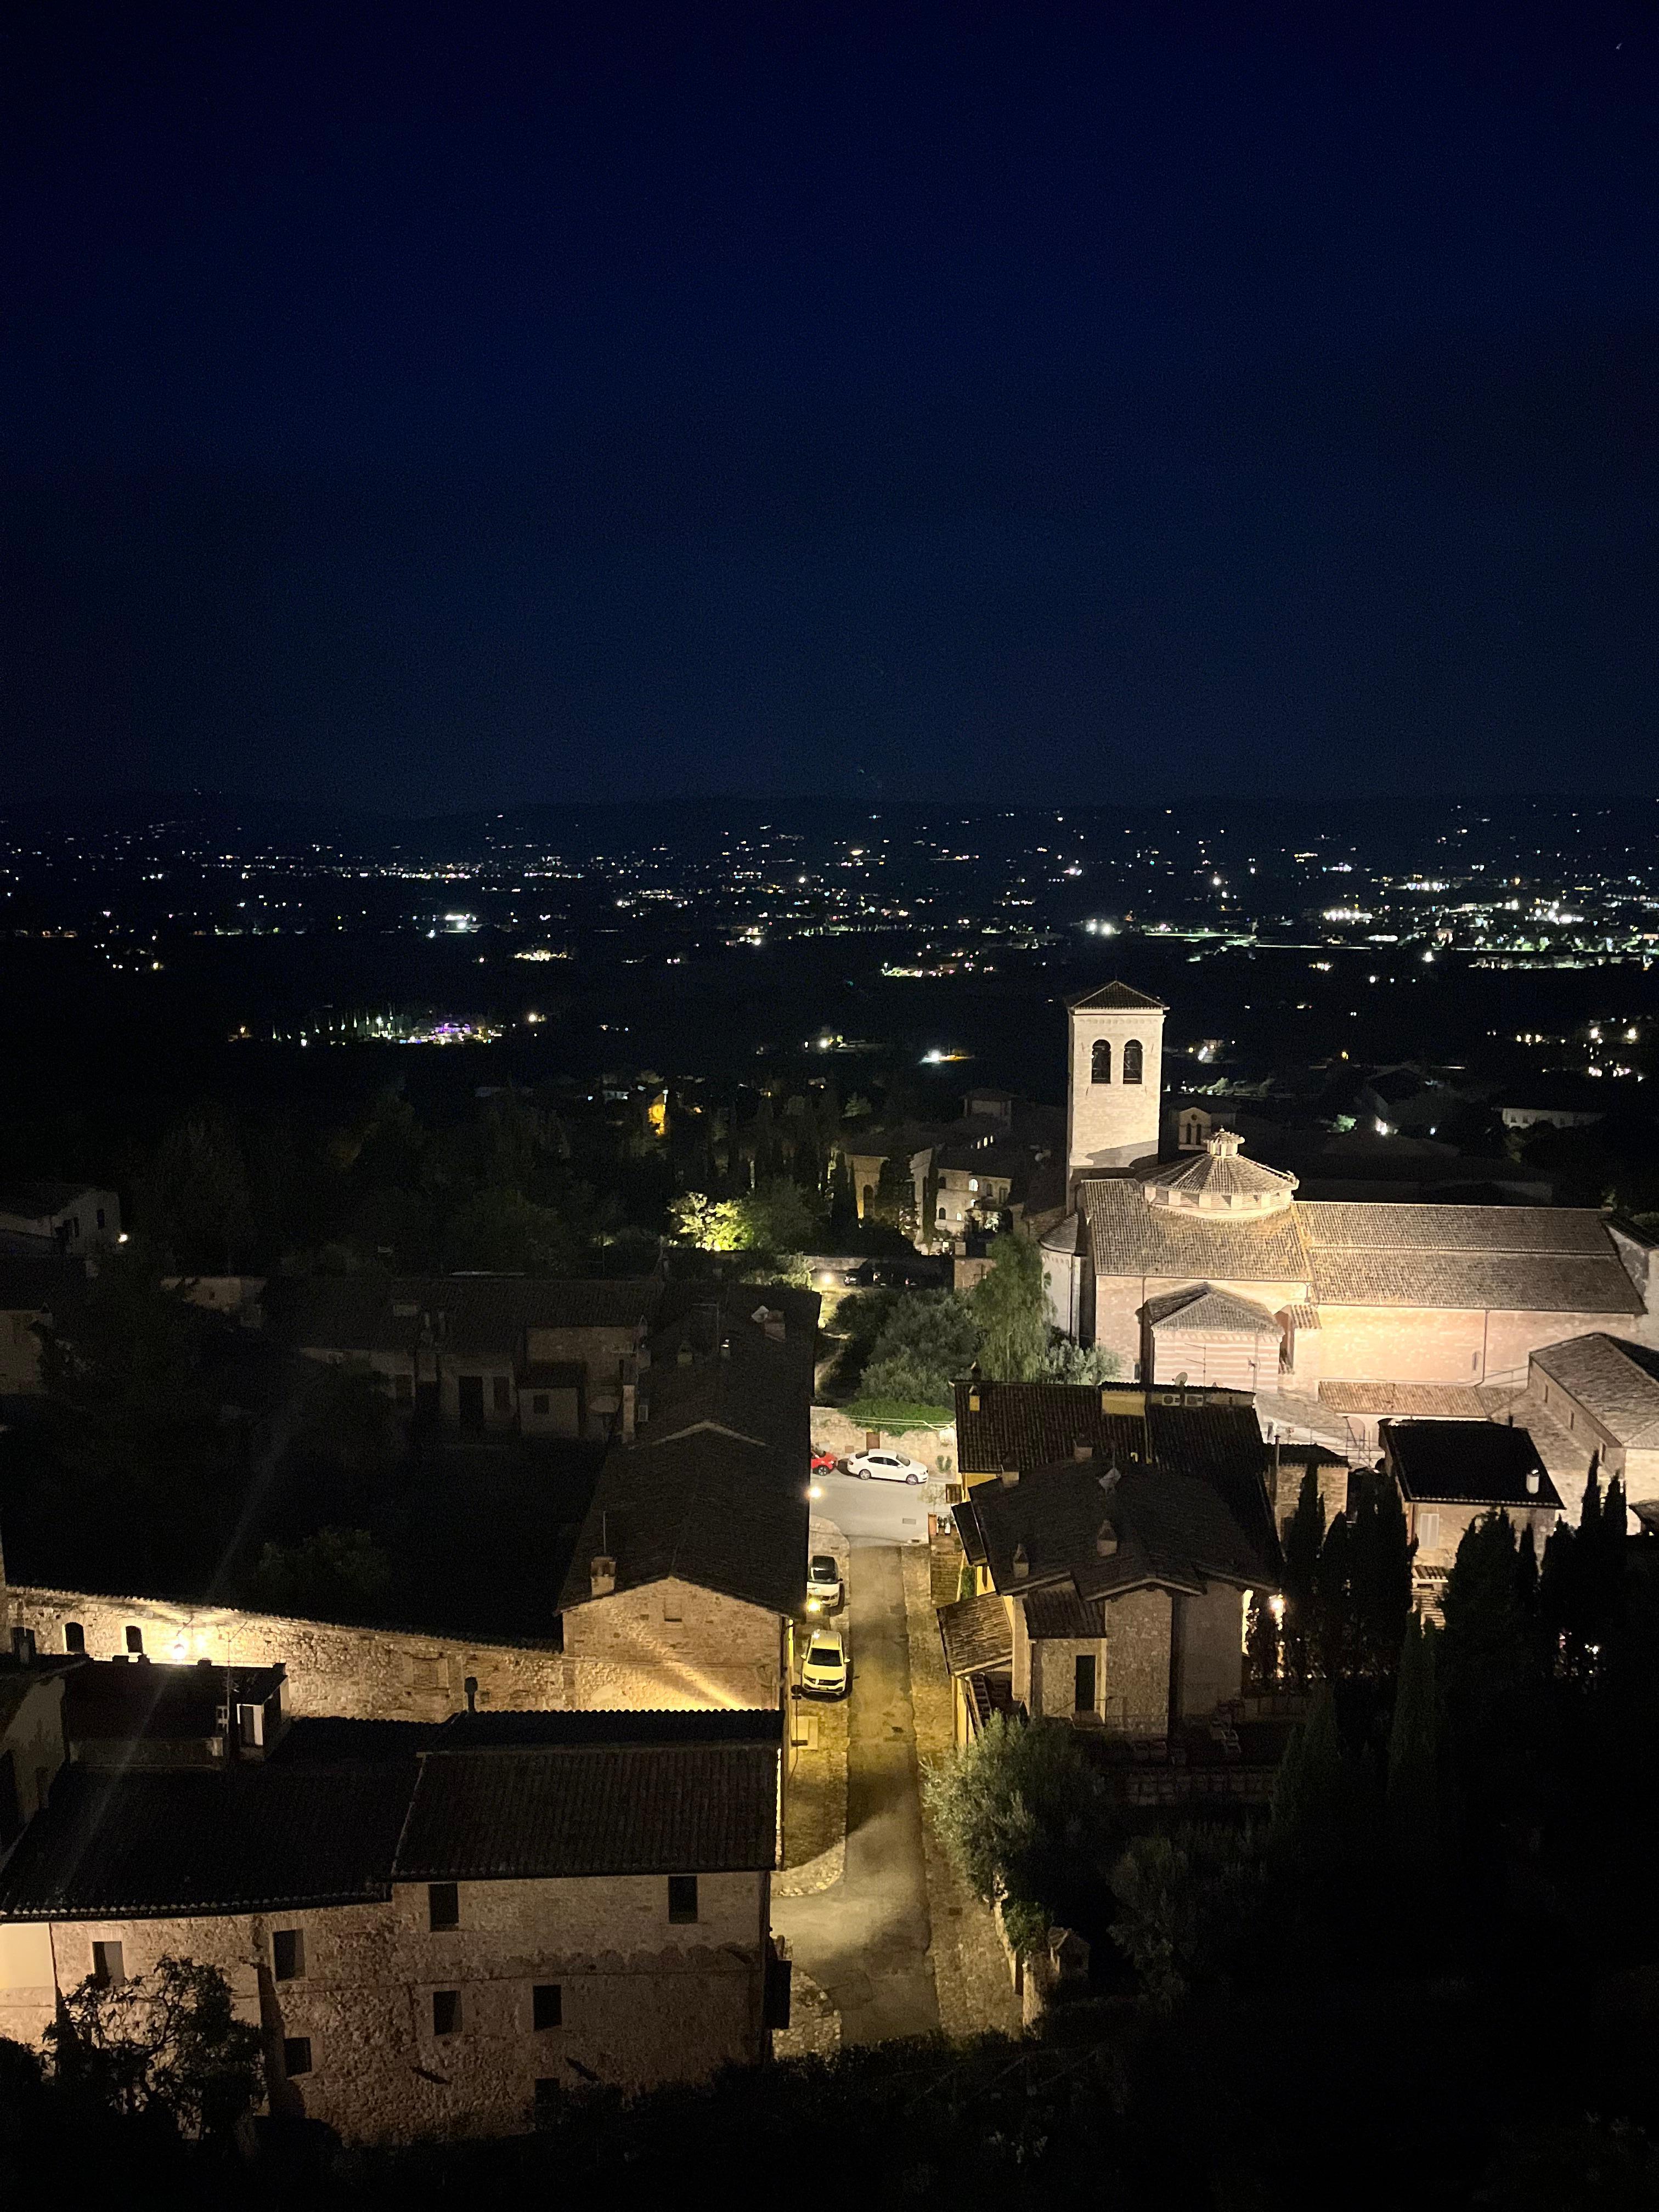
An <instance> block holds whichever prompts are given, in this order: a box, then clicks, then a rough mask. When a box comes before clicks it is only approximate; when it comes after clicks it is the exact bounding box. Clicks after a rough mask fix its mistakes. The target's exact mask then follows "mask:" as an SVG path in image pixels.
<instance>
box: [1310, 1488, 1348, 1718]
mask: <svg viewBox="0 0 1659 2212" xmlns="http://www.w3.org/2000/svg"><path fill="white" fill-rule="evenodd" d="M1351 1526H1352V1524H1351V1522H1350V1521H1349V1519H1348V1516H1347V1515H1346V1513H1339V1514H1338V1515H1337V1516H1336V1518H1335V1520H1334V1521H1333V1522H1332V1523H1331V1525H1330V1527H1329V1528H1328V1529H1327V1531H1326V1533H1325V1541H1324V1542H1323V1544H1322V1546H1321V1547H1320V1551H1319V1561H1318V1565H1317V1566H1316V1569H1315V1571H1314V1593H1315V1596H1314V1620H1315V1622H1316V1628H1315V1635H1314V1643H1315V1651H1316V1657H1317V1659H1318V1662H1319V1668H1320V1672H1321V1673H1322V1674H1323V1675H1324V1677H1325V1680H1327V1681H1328V1682H1334V1681H1335V1680H1338V1678H1339V1677H1340V1676H1341V1675H1344V1674H1348V1673H1350V1672H1351V1671H1352V1657H1353V1651H1352V1644H1353V1638H1352V1599H1353V1585H1352V1553H1353V1542H1352V1536H1351V1534H1350V1529H1351Z"/></svg>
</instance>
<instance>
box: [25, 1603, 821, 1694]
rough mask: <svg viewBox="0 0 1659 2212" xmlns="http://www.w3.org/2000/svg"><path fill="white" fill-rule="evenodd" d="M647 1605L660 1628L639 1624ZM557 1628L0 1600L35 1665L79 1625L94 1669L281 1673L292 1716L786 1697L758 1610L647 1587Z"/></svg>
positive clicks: (776, 1629) (770, 1636)
mask: <svg viewBox="0 0 1659 2212" xmlns="http://www.w3.org/2000/svg"><path fill="white" fill-rule="evenodd" d="M671 1588H677V1589H680V1590H682V1591H683V1592H684V1593H685V1594H686V1595H685V1597H684V1619H683V1620H682V1622H681V1623H680V1624H679V1625H678V1627H679V1634H678V1638H677V1639H671V1638H669V1637H668V1636H667V1635H665V1634H664V1633H662V1632H661V1628H662V1624H661V1623H660V1613H661V1609H662V1607H663V1603H664V1600H663V1597H662V1596H661V1595H659V1593H661V1592H664V1591H666V1590H668V1589H671ZM653 1604H654V1605H655V1606H656V1607H657V1609H658V1613H659V1624H658V1626H657V1627H655V1628H653V1626H651V1625H650V1624H649V1622H648V1621H641V1620H639V1619H636V1618H635V1615H637V1614H638V1613H640V1611H641V1607H645V1608H646V1609H647V1611H648V1609H649V1607H651V1606H652V1605H653ZM613 1607H614V1608H617V1610H616V1611H615V1612H614V1613H613V1612H612V1608H613ZM566 1618H567V1623H568V1628H567V1643H568V1646H569V1647H570V1648H568V1649H567V1650H564V1651H560V1650H557V1649H556V1646H555V1644H553V1643H552V1642H548V1643H546V1644H504V1643H494V1642H487V1641H483V1640H479V1641H472V1640H470V1639H467V1638H458V1637H445V1636H429V1635H427V1634H425V1633H423V1632H421V1631H420V1630H417V1629H401V1628H349V1627H342V1626H337V1625H336V1624H333V1623H331V1622H327V1621H319V1620H286V1619H283V1617H282V1616H281V1615H278V1614H274V1613H244V1612H241V1611H240V1610H238V1609H237V1608H235V1607H228V1606H188V1605H182V1604H173V1603H172V1602H170V1601H167V1600H166V1599H161V1598H143V1597H100V1596H94V1595H90V1594H88V1593H87V1592H85V1591H75V1590H50V1589H22V1588H19V1587H16V1586H12V1587H9V1588H5V1589H0V1625H3V1626H6V1627H11V1626H19V1627H24V1628H32V1629H33V1631H34V1634H35V1640H36V1642H37V1644H39V1646H40V1650H41V1651H42V1652H43V1653H52V1652H61V1651H64V1650H67V1649H68V1648H69V1644H68V1640H67V1638H66V1637H65V1635H64V1630H65V1628H66V1626H68V1624H69V1623H70V1622H76V1623H78V1624H79V1626H80V1627H81V1630H82V1635H83V1638H84V1644H85V1650H87V1652H88V1656H91V1657H92V1658H94V1659H112V1658H120V1657H124V1656H127V1655H128V1652H129V1649H130V1646H129V1640H128V1631H129V1630H130V1629H133V1630H136V1631H137V1634H138V1638H139V1640H140V1644H141V1647H142V1650H143V1656H145V1657H148V1658H150V1659H163V1660H173V1661H179V1662H193V1661H197V1660H201V1659H207V1660H210V1661H211V1662H212V1663H213V1664H214V1665H215V1666H216V1667H227V1666H239V1667H263V1666H272V1665H275V1664H276V1662H278V1661H280V1662H282V1664H283V1666H285V1667H286V1668H287V1669H288V1680H289V1710H290V1711H292V1712H293V1713H295V1715H296V1716H297V1715H301V1714H303V1715H307V1716H317V1715H327V1716H334V1717H342V1718H345V1719H354V1720H400V1721H441V1720H447V1718H448V1717H449V1716H450V1715H451V1714H452V1713H458V1712H464V1711H465V1709H466V1683H467V1680H468V1678H469V1677H471V1679H472V1680H474V1681H475V1682H476V1683H477V1693H476V1694H477V1705H478V1708H479V1710H480V1711H500V1712H536V1711H562V1710H574V1711H604V1710H617V1709H622V1710H624V1711H650V1710H653V1709H661V1708H665V1707H676V1708H684V1707H688V1706H707V1705H720V1706H772V1705H776V1704H777V1703H778V1701H779V1699H780V1696H781V1680H782V1671H783V1668H784V1664H785V1661H784V1656H783V1648H782V1638H783V1634H784V1629H783V1626H782V1625H781V1623H780V1621H779V1620H778V1618H777V1616H776V1615H775V1614H773V1613H763V1612H761V1611H760V1609H759V1608H758V1607H753V1606H739V1605H738V1603H737V1601H735V1600H732V1599H727V1598H720V1597H716V1596H714V1595H712V1594H711V1593H709V1592H707V1591H701V1590H694V1589H691V1587H690V1585H688V1584H680V1585H668V1584H656V1585H653V1586H652V1588H651V1589H648V1590H641V1591H638V1592H635V1593H628V1592H623V1593H621V1594H619V1595H617V1597H616V1598H613V1599H605V1600H601V1601H599V1603H598V1604H595V1605H592V1606H586V1607H578V1608H576V1609H575V1611H574V1612H573V1613H570V1614H568V1616H567V1617H566Z"/></svg>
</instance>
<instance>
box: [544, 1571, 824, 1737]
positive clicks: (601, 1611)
mask: <svg viewBox="0 0 1659 2212" xmlns="http://www.w3.org/2000/svg"><path fill="white" fill-rule="evenodd" d="M787 1639H788V1626H787V1623H785V1622H783V1621H781V1620H780V1619H779V1617H778V1615H777V1614H776V1613H767V1612H764V1611H763V1609H762V1608H761V1607H759V1606H757V1605H748V1604H745V1603H744V1601H742V1600H741V1599H738V1598H733V1597H724V1596H721V1595H720V1594H719V1593H718V1592H716V1591H714V1590H706V1589H701V1588H699V1587H698V1586H697V1585H696V1584H695V1583H685V1582H681V1581H679V1580H678V1579H677V1578H676V1577H672V1576H671V1577H668V1579H667V1580H665V1581H664V1582H659V1583H647V1584H646V1585H644V1587H643V1588H641V1589H625V1590H618V1591H617V1592H616V1593H615V1594H614V1595H612V1596H611V1597H606V1598H599V1599H597V1600H594V1601H592V1602H590V1603H589V1604H586V1605H578V1606H573V1607H570V1609H569V1610H568V1612H567V1613H566V1614H565V1616H564V1656H565V1662H566V1664H567V1666H568V1668H570V1670H571V1687H572V1692H573V1694H572V1695H571V1696H570V1698H569V1699H568V1702H569V1703H571V1704H578V1703H580V1704H581V1705H610V1706H623V1707H627V1708H629V1709H632V1708H635V1707H640V1706H645V1705H657V1706H662V1705H759V1706H765V1705H777V1704H778V1703H779V1701H780V1699H781V1698H782V1696H783V1692H784V1686H785V1683H786V1681H787V1676H788V1662H789V1652H788V1640H787ZM578 1686H579V1687H580V1695H579V1696H578V1695H576V1694H574V1692H576V1690H577V1688H578Z"/></svg>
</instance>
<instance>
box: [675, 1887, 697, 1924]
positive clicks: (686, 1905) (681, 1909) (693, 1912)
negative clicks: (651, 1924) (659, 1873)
mask: <svg viewBox="0 0 1659 2212" xmlns="http://www.w3.org/2000/svg"><path fill="white" fill-rule="evenodd" d="M668 1917H669V1919H670V1920H671V1921H672V1922H674V1923H676V1924H677V1925H678V1926H679V1927H685V1926H687V1925H688V1924H689V1923H690V1922H692V1921H694V1920H695V1919H696V1917H697V1877H696V1875H694V1874H671V1875H669V1877H668Z"/></svg>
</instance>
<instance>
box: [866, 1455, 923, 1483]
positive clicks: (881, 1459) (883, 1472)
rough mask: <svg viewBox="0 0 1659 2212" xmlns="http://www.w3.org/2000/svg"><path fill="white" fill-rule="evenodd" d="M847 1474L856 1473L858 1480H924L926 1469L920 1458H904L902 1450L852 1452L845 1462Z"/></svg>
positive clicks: (912, 1481)
mask: <svg viewBox="0 0 1659 2212" xmlns="http://www.w3.org/2000/svg"><path fill="white" fill-rule="evenodd" d="M847 1472H848V1474H855V1475H857V1477H858V1479H859V1480H860V1482H908V1483H917V1482H926V1481H927V1468H925V1467H924V1466H923V1465H922V1463H921V1461H920V1460H916V1459H906V1457H905V1456H904V1454H903V1453H902V1452H896V1451H861V1452H854V1454H853V1456H852V1457H851V1458H850V1459H849V1460H848V1462H847Z"/></svg>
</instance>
